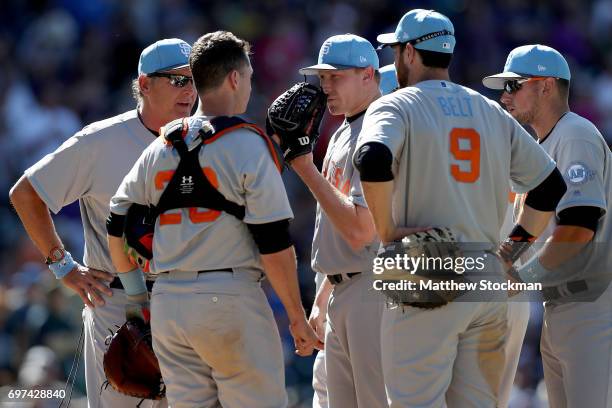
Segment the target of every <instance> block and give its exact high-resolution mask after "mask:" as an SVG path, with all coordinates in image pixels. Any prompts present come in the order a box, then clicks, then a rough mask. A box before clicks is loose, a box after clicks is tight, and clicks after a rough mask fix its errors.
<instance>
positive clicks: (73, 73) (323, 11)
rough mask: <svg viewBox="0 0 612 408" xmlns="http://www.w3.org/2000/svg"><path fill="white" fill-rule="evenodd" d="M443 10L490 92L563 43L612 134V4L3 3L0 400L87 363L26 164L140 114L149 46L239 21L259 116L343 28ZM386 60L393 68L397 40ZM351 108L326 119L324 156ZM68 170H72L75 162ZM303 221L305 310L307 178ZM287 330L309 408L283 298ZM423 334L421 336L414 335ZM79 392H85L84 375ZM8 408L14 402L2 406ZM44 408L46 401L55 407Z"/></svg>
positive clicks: (530, 372) (521, 393)
mask: <svg viewBox="0 0 612 408" xmlns="http://www.w3.org/2000/svg"><path fill="white" fill-rule="evenodd" d="M417 7H419V8H433V9H436V10H437V11H440V12H442V13H444V14H446V15H447V16H448V17H449V18H450V19H451V20H452V21H453V23H454V25H455V30H456V37H457V46H456V49H455V56H454V57H453V62H452V64H451V77H452V79H453V80H454V81H455V82H457V83H460V84H464V85H467V86H469V87H472V88H474V89H476V90H478V91H480V92H482V93H484V94H485V95H488V96H489V97H491V98H494V99H498V98H499V95H498V94H492V93H490V92H487V91H486V90H485V89H484V88H483V87H482V85H481V82H480V81H481V78H482V77H483V76H484V75H486V74H492V73H497V72H500V70H501V69H502V67H503V65H504V61H505V58H506V55H507V54H508V52H509V51H510V50H511V49H512V48H514V47H515V46H518V45H522V44H526V43H541V44H547V45H550V46H552V47H555V48H556V49H558V50H559V51H560V52H561V53H563V54H564V55H565V56H566V58H567V59H568V62H569V64H570V67H571V70H572V87H571V90H572V92H571V98H570V106H571V107H572V110H574V111H576V112H577V113H579V114H580V115H582V116H585V117H586V118H588V119H590V120H591V121H593V122H594V123H595V124H596V125H597V126H598V128H599V129H600V130H601V132H602V133H603V134H604V136H605V137H606V138H607V140H608V142H609V143H612V115H610V114H609V113H610V112H611V111H612V0H596V1H590V0H583V1H579V2H577V1H574V0H558V1H555V2H552V1H550V2H549V1H545V0H495V1H491V0H431V1H427V0H423V1H418V2H417V1H401V2H400V1H392V0H350V1H348V0H258V1H247V0H199V1H196V0H132V1H120V0H87V1H82V0H27V1H23V0H2V1H1V2H0V163H1V165H2V169H3V171H1V172H0V190H1V191H2V192H3V194H2V196H1V197H0V232H1V233H0V237H1V238H0V259H1V262H0V265H1V266H0V268H2V271H1V273H0V392H1V395H0V401H1V400H2V398H5V396H6V392H4V391H5V390H6V389H8V388H7V387H9V388H10V387H12V386H13V385H15V384H19V385H21V386H22V387H26V388H30V389H32V388H35V387H39V388H49V387H50V386H49V384H60V386H59V387H63V383H64V382H65V381H66V379H67V377H68V373H69V372H70V370H71V366H72V363H73V356H74V352H75V348H76V345H77V342H78V339H79V332H80V326H81V317H80V314H81V306H82V305H81V302H80V300H79V299H78V297H75V296H72V295H71V293H69V292H67V291H65V290H64V289H63V288H62V287H60V286H59V285H57V282H55V280H54V279H52V278H51V274H50V273H49V272H48V271H47V270H46V268H45V267H44V265H43V264H42V262H41V256H40V254H39V253H38V252H37V251H36V249H35V248H34V247H33V246H32V244H31V243H30V242H29V239H28V238H27V236H26V235H25V232H24V230H23V228H22V227H21V225H20V224H19V222H18V219H17V216H16V215H15V213H14V211H13V210H12V209H11V207H10V204H9V201H8V190H9V188H10V187H11V185H12V184H13V183H14V182H15V181H16V180H17V179H18V178H19V176H20V175H21V174H22V172H23V170H25V169H26V168H27V167H29V166H30V165H32V164H33V163H35V162H36V161H37V160H38V159H40V158H41V157H42V156H43V155H44V154H46V153H48V152H51V151H52V150H54V149H55V148H56V147H57V146H58V145H59V144H60V143H61V142H62V141H64V140H65V139H66V138H68V137H70V136H71V135H72V134H74V133H75V132H76V131H77V130H79V129H80V128H81V127H82V126H83V125H85V124H87V123H90V122H93V121H97V120H100V119H102V118H105V117H108V116H112V115H115V114H117V113H120V112H123V111H126V110H129V109H132V108H133V107H134V101H133V99H132V97H131V93H130V81H131V80H132V79H133V78H135V76H136V71H137V62H138V56H139V54H140V52H141V50H142V49H143V48H144V47H145V46H146V45H148V44H150V43H152V42H154V41H156V40H158V39H161V38H171V37H179V38H182V39H184V40H186V41H187V42H190V43H192V42H193V41H195V40H196V39H197V38H198V37H199V36H200V35H202V34H203V33H206V32H209V31H214V30H218V29H224V30H229V31H232V32H234V33H235V34H237V35H239V36H241V37H243V38H245V39H247V40H248V41H250V42H251V43H252V45H253V56H252V62H253V67H254V71H255V74H254V79H253V80H254V83H253V94H252V97H251V102H250V105H249V110H248V112H247V116H248V117H249V118H250V119H251V120H254V121H255V122H257V123H260V124H262V123H263V121H264V117H265V116H264V115H265V110H266V108H267V106H268V105H269V103H270V102H271V101H272V100H273V99H274V98H275V97H276V96H277V95H279V94H280V93H281V92H282V91H283V90H285V89H286V88H288V87H289V86H290V85H291V84H292V83H294V82H296V81H299V80H301V79H302V77H300V75H299V74H298V73H297V69H298V68H299V67H301V66H305V65H310V64H312V63H314V61H316V58H317V54H318V50H319V47H320V45H321V43H322V42H323V40H324V39H325V38H327V37H328V36H330V35H333V34H340V33H346V32H352V33H356V34H359V35H361V36H364V37H366V38H367V39H369V40H370V41H372V42H373V43H374V44H375V45H376V43H375V40H376V35H377V34H379V33H383V32H391V31H394V29H395V26H396V24H397V22H398V20H399V18H400V17H401V16H402V15H403V14H404V13H405V12H406V11H407V10H409V9H411V8H417ZM380 55H381V65H383V64H387V63H391V62H392V56H391V53H390V52H389V50H386V51H383V52H381V54H380ZM340 121H341V118H334V117H329V116H328V117H326V119H325V121H324V123H323V126H322V137H321V142H320V143H319V146H318V148H317V159H318V160H319V161H320V160H321V159H322V153H323V152H324V150H325V144H326V141H327V138H328V137H329V135H330V133H331V132H332V131H333V130H334V129H335V127H336V126H337V125H338V124H339V123H340ZM68 173H69V172H68ZM284 177H285V181H286V185H287V188H288V190H289V193H290V198H291V201H292V205H293V209H294V213H295V215H296V218H295V220H294V222H293V226H292V228H293V232H294V234H293V236H294V240H295V242H296V248H297V250H298V255H299V260H300V263H299V271H300V279H301V282H302V284H303V292H302V293H303V296H304V303H305V306H306V307H309V306H310V304H311V302H312V299H313V298H314V284H313V273H312V271H311V269H310V265H309V258H310V242H311V238H312V232H313V222H314V201H313V200H312V198H311V196H310V194H308V193H307V192H306V190H305V187H304V186H303V185H302V184H301V182H299V180H298V179H297V177H295V176H294V175H293V174H291V173H288V174H285V176H284ZM79 217H80V214H79V210H78V206H77V205H72V206H70V207H67V208H66V209H64V210H63V211H62V212H61V213H60V214H59V215H58V216H57V217H55V222H56V226H57V228H58V231H59V232H60V236H61V237H62V238H63V240H64V242H65V245H66V246H67V247H68V248H70V251H71V252H72V254H73V255H74V256H75V258H76V259H79V260H80V259H81V257H82V250H83V236H82V231H81V225H80V220H79ZM270 302H271V303H272V305H273V307H274V309H275V311H276V312H277V313H276V315H277V318H278V321H279V327H280V329H281V330H284V332H282V335H283V336H284V338H285V340H287V341H286V342H285V344H286V345H287V347H286V362H287V373H286V374H287V376H286V377H287V386H288V390H289V396H290V402H291V406H293V407H306V406H310V399H311V397H312V389H311V387H310V378H311V374H312V359H308V358H297V357H295V356H294V355H293V351H292V349H291V344H292V343H291V341H290V336H289V334H288V333H287V332H286V327H287V322H286V321H285V316H284V314H283V313H282V307H281V306H280V302H279V301H278V300H277V299H275V297H274V296H273V295H272V294H271V296H270ZM540 327H541V307H540V306H539V305H538V304H535V303H534V304H532V319H531V322H530V326H529V330H528V333H527V337H526V340H525V346H524V348H523V353H522V356H521V362H520V367H519V372H518V375H517V378H516V381H515V383H516V389H515V393H514V395H513V404H512V406H513V407H516V408H527V407H544V406H546V403H545V401H544V398H542V397H541V396H542V395H544V394H545V393H543V392H542V386H541V379H542V370H541V366H540V362H539V356H538V353H539V351H538V350H539V348H538V342H539V332H540ZM407 341H408V339H407ZM78 373H79V374H78V375H77V379H76V386H75V389H76V393H75V398H76V399H77V400H78V395H79V393H80V394H81V395H82V394H83V393H84V381H83V378H82V369H81V370H79V372H78ZM0 405H2V403H1V402H0ZM37 406H41V407H42V406H44V405H42V404H40V405H37Z"/></svg>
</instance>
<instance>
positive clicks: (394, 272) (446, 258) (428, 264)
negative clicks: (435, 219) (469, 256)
mask: <svg viewBox="0 0 612 408" xmlns="http://www.w3.org/2000/svg"><path fill="white" fill-rule="evenodd" d="M461 255H462V254H461V251H460V249H459V247H458V246H457V242H456V239H455V237H454V235H453V233H452V231H451V230H450V229H449V228H432V229H429V230H427V231H423V232H417V233H414V234H410V235H408V236H406V237H404V238H403V239H402V240H401V241H394V242H391V243H389V244H387V245H385V246H384V247H383V248H382V249H381V250H380V251H379V253H378V258H383V259H382V262H380V265H385V262H384V258H392V259H394V261H395V260H398V259H399V260H405V262H403V263H401V264H400V265H398V264H397V262H394V264H393V266H392V267H391V268H385V269H384V270H383V271H382V272H377V271H376V270H375V271H374V273H375V279H379V280H382V281H383V282H402V281H408V282H413V283H412V286H411V287H410V288H409V289H405V290H404V289H401V290H390V289H385V290H383V291H382V292H383V293H384V294H385V295H386V296H387V298H388V299H389V300H390V301H391V303H394V304H402V305H406V306H414V307H419V308H422V309H434V308H437V307H441V306H444V305H446V304H447V303H448V302H450V301H452V300H454V299H455V298H457V297H458V296H460V295H462V294H463V293H464V292H462V291H457V290H439V289H437V288H434V287H432V288H429V285H430V284H433V285H432V286H434V285H436V284H437V283H441V282H445V281H455V282H467V279H466V278H465V277H464V275H463V274H459V273H456V272H455V270H454V269H453V266H452V265H455V262H454V259H456V258H459V257H461ZM413 261H416V262H420V263H419V264H418V266H415V264H414V263H413ZM398 266H401V267H398ZM404 267H405V268H406V269H404Z"/></svg>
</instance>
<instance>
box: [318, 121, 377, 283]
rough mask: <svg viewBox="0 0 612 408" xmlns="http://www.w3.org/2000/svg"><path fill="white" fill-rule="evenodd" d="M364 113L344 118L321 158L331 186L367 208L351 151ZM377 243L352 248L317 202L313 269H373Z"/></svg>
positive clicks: (330, 271)
mask: <svg viewBox="0 0 612 408" xmlns="http://www.w3.org/2000/svg"><path fill="white" fill-rule="evenodd" d="M362 124H363V115H361V116H360V117H358V118H356V119H355V120H353V121H352V122H350V123H349V122H348V121H347V120H345V121H344V122H343V123H342V125H341V126H340V127H339V128H338V129H337V130H336V132H335V133H334V134H333V135H332V137H331V138H330V141H329V144H328V147H327V153H326V155H325V159H324V160H323V168H322V173H323V177H325V178H326V179H327V180H328V181H329V182H330V183H331V184H332V185H333V186H334V187H336V188H337V189H338V190H339V191H341V192H342V193H344V194H345V195H347V196H348V197H349V200H351V201H352V202H353V203H354V204H355V205H359V206H361V207H365V208H367V204H366V202H365V198H364V197H363V191H362V189H361V181H360V180H359V172H358V171H356V170H355V168H354V167H353V160H352V157H353V153H354V152H355V145H356V143H357V136H359V132H360V131H361V125H362ZM378 246H379V242H378V240H374V241H373V242H372V243H370V244H369V245H366V246H365V248H363V249H360V250H354V249H352V248H351V247H350V245H349V244H348V243H347V242H346V241H345V240H344V238H343V237H342V235H341V234H340V232H339V231H338V230H337V229H336V228H335V227H334V225H333V224H332V223H331V221H330V220H329V217H328V216H327V214H325V211H323V209H322V208H321V205H320V204H317V216H316V221H315V231H314V237H313V240H312V269H313V270H314V271H316V272H320V273H323V274H326V275H335V274H339V273H350V272H364V271H369V270H371V269H372V259H374V258H375V257H376V251H377V250H378Z"/></svg>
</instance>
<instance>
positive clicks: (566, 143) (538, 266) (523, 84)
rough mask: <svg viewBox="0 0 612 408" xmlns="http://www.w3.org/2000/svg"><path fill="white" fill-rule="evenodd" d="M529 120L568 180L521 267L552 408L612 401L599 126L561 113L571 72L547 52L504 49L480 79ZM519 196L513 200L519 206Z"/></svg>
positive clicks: (611, 298)
mask: <svg viewBox="0 0 612 408" xmlns="http://www.w3.org/2000/svg"><path fill="white" fill-rule="evenodd" d="M483 83H484V85H485V86H487V87H489V88H492V89H500V90H503V93H502V97H501V102H502V103H503V104H504V105H505V106H506V108H507V109H508V112H510V114H511V115H512V116H514V117H515V118H516V119H517V120H518V121H519V122H521V123H525V124H529V125H530V126H531V127H532V128H533V129H534V130H535V132H536V134H537V136H538V143H539V144H540V146H542V147H543V148H544V150H546V151H547V152H548V154H550V156H551V157H552V158H553V159H554V160H555V161H556V162H557V167H558V168H559V169H560V170H561V172H562V174H563V177H564V178H565V181H566V183H567V185H568V191H567V192H566V193H565V195H564V196H563V198H562V199H561V202H560V203H559V205H558V206H557V208H556V212H555V215H556V218H555V219H554V220H551V221H550V222H549V224H548V226H547V229H546V232H545V233H544V234H542V235H541V236H540V237H539V238H538V241H539V242H542V243H544V242H545V244H543V247H542V249H541V251H539V252H538V253H537V255H536V256H534V257H532V258H531V259H529V260H528V261H527V263H526V265H524V266H523V267H522V270H519V272H520V278H521V279H522V280H524V281H540V282H543V283H544V290H543V296H544V300H545V303H544V325H543V329H542V339H541V345H540V349H541V352H542V362H543V365H544V379H545V382H546V387H547V391H548V398H549V403H550V406H551V407H577V406H588V407H612V394H611V390H612V383H611V381H612V374H611V372H610V367H611V364H612V289H610V285H609V283H610V280H612V254H611V253H610V248H609V241H610V238H611V236H612V221H610V217H609V215H608V213H609V212H610V210H611V209H612V207H611V205H612V204H611V203H610V196H611V194H612V154H611V153H610V149H609V148H608V146H607V145H606V143H605V141H604V139H603V137H602V135H601V134H600V133H599V131H598V130H597V128H596V127H595V126H594V125H593V124H592V123H591V122H590V121H588V120H587V119H585V118H583V117H581V116H579V115H577V114H575V113H573V112H571V111H570V109H569V104H568V95H569V84H570V70H569V66H568V64H567V61H566V60H565V58H563V56H562V55H561V54H560V53H559V52H558V51H556V50H554V49H553V48H550V47H547V46H544V45H525V46H522V47H518V48H515V49H514V50H512V52H510V54H509V55H508V58H507V60H506V64H505V66H504V71H503V72H502V73H500V74H497V75H492V76H489V77H486V78H484V80H483ZM524 201H525V197H520V198H519V199H518V200H517V204H518V207H519V208H520V206H521V205H524Z"/></svg>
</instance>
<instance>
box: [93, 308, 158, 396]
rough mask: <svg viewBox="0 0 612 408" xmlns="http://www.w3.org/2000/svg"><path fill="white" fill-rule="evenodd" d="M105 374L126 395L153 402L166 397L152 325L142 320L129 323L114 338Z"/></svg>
mask: <svg viewBox="0 0 612 408" xmlns="http://www.w3.org/2000/svg"><path fill="white" fill-rule="evenodd" d="M109 337H110V336H109ZM104 374H106V379H107V381H108V383H109V384H110V385H111V386H112V387H113V388H114V389H115V390H117V391H118V392H120V393H122V394H126V395H129V396H132V397H137V398H144V399H151V400H159V399H162V398H163V397H164V396H165V395H166V387H165V385H164V382H163V380H162V376H161V372H160V370H159V363H158V361H157V357H155V353H154V352H153V347H152V346H151V327H150V326H149V325H148V324H146V323H144V322H143V321H142V320H140V319H131V320H128V321H127V322H125V323H124V324H123V326H121V327H120V328H119V330H117V332H115V333H114V334H113V335H112V337H110V340H109V346H108V349H107V350H106V353H104Z"/></svg>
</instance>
